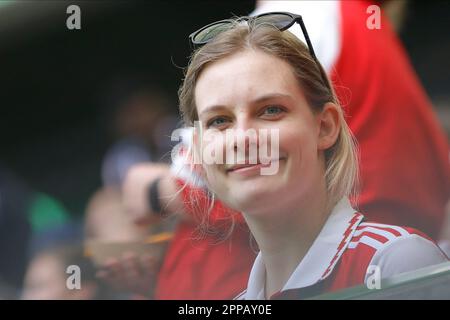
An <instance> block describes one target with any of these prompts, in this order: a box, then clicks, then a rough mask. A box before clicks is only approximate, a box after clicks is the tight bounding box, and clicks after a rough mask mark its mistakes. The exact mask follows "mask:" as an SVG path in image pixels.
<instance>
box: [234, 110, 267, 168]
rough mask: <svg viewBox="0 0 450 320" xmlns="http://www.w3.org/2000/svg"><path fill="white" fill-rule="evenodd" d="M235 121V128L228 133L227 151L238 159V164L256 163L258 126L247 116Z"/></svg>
mask: <svg viewBox="0 0 450 320" xmlns="http://www.w3.org/2000/svg"><path fill="white" fill-rule="evenodd" d="M235 121H236V122H235V125H234V126H233V128H231V129H230V131H229V132H227V135H228V136H227V137H226V140H227V143H226V144H227V151H228V152H232V153H233V155H234V157H237V160H236V161H237V163H241V162H242V163H243V162H244V161H247V160H250V161H256V159H257V157H258V155H257V152H258V143H259V137H258V127H257V124H256V123H255V121H253V120H252V119H251V118H250V117H248V116H247V115H242V116H241V117H237V119H236V120H235ZM228 152H227V154H228ZM253 159H255V160H253Z"/></svg>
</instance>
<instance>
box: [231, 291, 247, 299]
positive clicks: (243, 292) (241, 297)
mask: <svg viewBox="0 0 450 320" xmlns="http://www.w3.org/2000/svg"><path fill="white" fill-rule="evenodd" d="M246 294H247V289H245V290H244V291H242V292H241V293H239V294H238V295H237V296H236V297H234V298H233V300H245V295H246Z"/></svg>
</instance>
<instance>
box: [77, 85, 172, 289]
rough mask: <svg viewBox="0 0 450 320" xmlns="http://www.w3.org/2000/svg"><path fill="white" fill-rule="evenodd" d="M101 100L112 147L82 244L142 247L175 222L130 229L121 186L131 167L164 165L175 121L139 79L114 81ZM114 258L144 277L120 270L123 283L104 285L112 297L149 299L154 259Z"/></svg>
mask: <svg viewBox="0 0 450 320" xmlns="http://www.w3.org/2000/svg"><path fill="white" fill-rule="evenodd" d="M104 97H105V99H104V101H103V105H104V109H105V110H104V120H105V121H106V128H107V130H108V131H109V133H110V136H111V138H112V139H113V143H112V145H111V147H110V148H109V149H108V151H107V152H106V154H105V156H104V159H103V162H102V167H101V176H102V182H103V186H102V187H101V188H100V189H99V190H97V191H96V192H95V193H94V195H93V196H92V197H91V199H90V200H89V203H88V206H87V210H86V216H85V231H86V239H85V240H86V243H89V242H92V241H93V242H95V243H102V244H114V243H115V244H118V245H124V244H127V243H128V244H131V243H136V242H141V243H144V242H145V241H146V239H148V237H149V236H151V235H154V234H158V233H160V232H163V231H171V230H172V229H173V226H174V224H175V223H176V221H174V220H171V221H164V222H159V223H156V224H151V225H149V224H145V225H144V224H141V225H137V224H134V223H133V221H132V220H131V218H130V217H129V215H127V214H126V212H125V209H124V205H123V203H122V194H121V185H122V184H123V180H124V177H125V176H126V174H127V172H128V170H129V168H130V167H132V166H133V165H136V164H139V163H146V162H149V161H153V160H156V161H167V160H169V159H170V155H169V154H168V153H169V152H170V150H171V143H170V139H169V137H170V134H171V132H172V131H173V129H174V128H175V127H176V125H177V122H178V117H177V116H175V115H173V114H172V113H171V103H170V99H169V98H168V97H167V95H166V93H165V92H164V91H163V89H161V88H158V87H157V86H154V85H151V84H149V82H148V81H144V80H142V79H140V78H139V77H134V78H131V79H129V78H128V79H126V78H122V79H120V80H119V81H115V82H114V84H113V85H111V86H109V88H108V90H107V94H106V95H105V96H104ZM149 250H151V249H150V248H149ZM117 258H119V257H117ZM120 258H122V259H124V261H126V265H127V266H130V268H129V269H130V270H131V271H133V270H135V269H136V268H134V266H135V265H141V264H142V265H143V266H144V268H145V270H147V272H145V274H144V275H142V276H143V277H144V279H143V278H142V277H141V274H135V273H133V272H126V271H127V270H124V271H125V272H123V273H122V275H123V276H124V277H125V278H126V281H120V278H119V279H116V280H115V281H110V283H111V284H112V286H113V287H114V288H115V289H116V290H117V291H118V292H125V293H126V292H129V291H133V292H135V293H139V294H145V295H146V296H152V292H153V288H154V284H155V280H154V279H155V277H156V273H157V270H158V269H159V267H160V265H161V262H162V261H161V259H159V258H158V255H155V253H154V252H149V254H148V255H143V256H137V255H136V254H135V253H133V252H131V251H128V252H127V251H125V252H123V253H122V255H121V256H120ZM114 263H115V258H110V259H109V261H108V262H107V263H106V264H107V265H113V266H114ZM152 270H153V271H152ZM149 271H150V272H149ZM107 275H108V274H107V272H106V271H102V270H101V271H100V272H99V273H98V276H99V277H100V278H104V279H108V277H107ZM143 280H144V281H143ZM129 283H131V284H132V285H131V286H130V285H129ZM130 287H132V288H133V290H130Z"/></svg>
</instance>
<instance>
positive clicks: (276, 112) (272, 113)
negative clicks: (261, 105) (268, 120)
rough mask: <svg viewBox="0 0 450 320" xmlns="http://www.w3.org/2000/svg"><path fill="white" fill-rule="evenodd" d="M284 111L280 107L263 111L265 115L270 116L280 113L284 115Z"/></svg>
mask: <svg viewBox="0 0 450 320" xmlns="http://www.w3.org/2000/svg"><path fill="white" fill-rule="evenodd" d="M283 111H284V110H283V109H282V108H281V107H278V106H269V107H267V108H265V109H264V111H263V113H262V114H263V115H268V116H275V115H278V114H280V113H282V112H283Z"/></svg>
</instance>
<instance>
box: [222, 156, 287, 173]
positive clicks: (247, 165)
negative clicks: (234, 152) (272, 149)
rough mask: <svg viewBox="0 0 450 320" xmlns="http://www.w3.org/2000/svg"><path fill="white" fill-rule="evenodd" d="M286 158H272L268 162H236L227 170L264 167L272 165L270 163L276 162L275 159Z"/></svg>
mask: <svg viewBox="0 0 450 320" xmlns="http://www.w3.org/2000/svg"><path fill="white" fill-rule="evenodd" d="M284 159H285V158H279V159H273V160H270V161H269V163H267V164H263V163H261V162H257V163H252V164H250V163H246V164H235V165H232V166H227V168H226V172H227V173H229V172H234V171H239V170H244V169H246V168H263V167H270V165H271V164H272V163H273V162H275V161H281V160H284Z"/></svg>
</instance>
